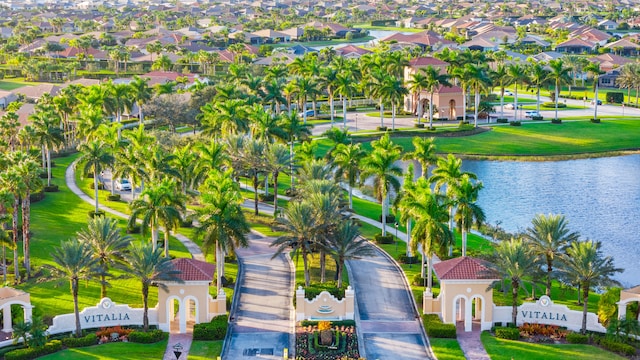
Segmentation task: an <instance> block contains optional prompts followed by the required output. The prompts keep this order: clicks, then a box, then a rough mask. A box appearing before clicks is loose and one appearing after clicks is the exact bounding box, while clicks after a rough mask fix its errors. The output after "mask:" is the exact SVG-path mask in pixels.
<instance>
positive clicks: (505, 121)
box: [496, 118, 509, 124]
mask: <svg viewBox="0 0 640 360" xmlns="http://www.w3.org/2000/svg"><path fill="white" fill-rule="evenodd" d="M496 122H497V123H500V124H506V123H508V122H509V120H508V119H505V118H497V119H496Z"/></svg>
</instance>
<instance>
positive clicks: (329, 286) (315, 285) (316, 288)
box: [299, 281, 345, 300]
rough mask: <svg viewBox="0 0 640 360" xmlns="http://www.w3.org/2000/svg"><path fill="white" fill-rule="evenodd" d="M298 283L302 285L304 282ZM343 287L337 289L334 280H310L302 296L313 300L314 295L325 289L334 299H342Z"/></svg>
mask: <svg viewBox="0 0 640 360" xmlns="http://www.w3.org/2000/svg"><path fill="white" fill-rule="evenodd" d="M299 285H301V286H304V284H299ZM344 289H345V288H344V287H343V288H342V289H338V287H337V284H336V283H335V282H334V281H328V282H325V283H320V282H312V283H311V284H309V286H307V287H305V288H304V297H305V298H307V299H309V300H313V299H315V298H316V296H318V295H320V293H321V292H323V291H326V292H328V293H329V294H331V295H333V296H334V297H335V298H336V299H342V298H344Z"/></svg>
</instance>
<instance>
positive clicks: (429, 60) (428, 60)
mask: <svg viewBox="0 0 640 360" xmlns="http://www.w3.org/2000/svg"><path fill="white" fill-rule="evenodd" d="M409 65H410V66H427V65H439V66H447V65H449V63H448V62H444V61H442V60H438V59H436V58H433V57H420V58H417V59H413V60H411V61H409Z"/></svg>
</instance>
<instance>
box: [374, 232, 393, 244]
mask: <svg viewBox="0 0 640 360" xmlns="http://www.w3.org/2000/svg"><path fill="white" fill-rule="evenodd" d="M374 240H375V242H376V244H393V235H385V236H382V235H380V234H377V235H376V236H375V237H374Z"/></svg>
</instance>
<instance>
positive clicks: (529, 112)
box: [524, 110, 542, 118]
mask: <svg viewBox="0 0 640 360" xmlns="http://www.w3.org/2000/svg"><path fill="white" fill-rule="evenodd" d="M536 116H542V115H540V113H539V112H537V111H535V110H530V111H527V112H525V113H524V117H527V118H532V117H536Z"/></svg>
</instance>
